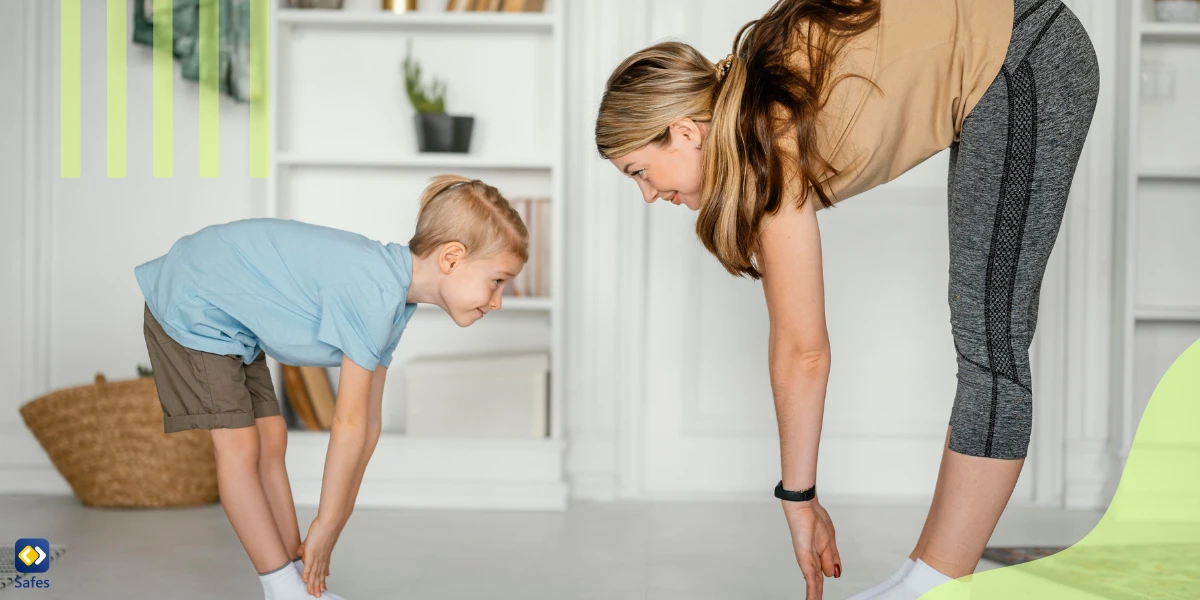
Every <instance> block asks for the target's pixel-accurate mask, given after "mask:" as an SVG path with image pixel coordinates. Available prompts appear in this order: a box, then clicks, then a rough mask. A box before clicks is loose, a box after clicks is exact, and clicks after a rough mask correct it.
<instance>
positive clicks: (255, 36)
mask: <svg viewBox="0 0 1200 600" xmlns="http://www.w3.org/2000/svg"><path fill="white" fill-rule="evenodd" d="M268 10H270V7H269V5H268V3H267V0H250V176H251V177H259V178H262V177H267V176H268V175H270V172H271V164H270V158H271V157H270V153H271V148H270V143H269V140H270V135H271V123H270V120H269V119H270V112H269V111H270V102H269V99H270V97H269V87H270V81H269V78H268V73H269V68H270V66H269V65H270V63H269V59H270V51H269V48H270V46H269V42H270V35H271V31H270V28H269V26H268V22H267V17H268V13H267V11H268Z"/></svg>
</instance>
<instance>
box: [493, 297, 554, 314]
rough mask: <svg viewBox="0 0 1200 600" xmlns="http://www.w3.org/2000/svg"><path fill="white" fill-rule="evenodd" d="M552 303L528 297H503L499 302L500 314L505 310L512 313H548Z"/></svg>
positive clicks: (545, 299) (547, 300)
mask: <svg viewBox="0 0 1200 600" xmlns="http://www.w3.org/2000/svg"><path fill="white" fill-rule="evenodd" d="M553 306H554V303H553V302H551V300H550V298H534V297H530V296H504V297H503V298H502V299H501V301H500V312H504V311H506V310H512V311H518V310H519V311H531V312H550V309H551V308H553Z"/></svg>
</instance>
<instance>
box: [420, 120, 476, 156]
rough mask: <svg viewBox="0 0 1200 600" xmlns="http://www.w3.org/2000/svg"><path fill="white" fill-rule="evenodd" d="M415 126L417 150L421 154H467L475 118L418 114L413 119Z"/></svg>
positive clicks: (469, 148)
mask: <svg viewBox="0 0 1200 600" xmlns="http://www.w3.org/2000/svg"><path fill="white" fill-rule="evenodd" d="M413 122H414V123H415V124H416V126H417V149H418V150H420V151H421V152H468V151H470V150H471V129H472V128H474V126H475V117H453V116H450V115H447V114H420V113H418V114H417V115H416V116H414V117H413Z"/></svg>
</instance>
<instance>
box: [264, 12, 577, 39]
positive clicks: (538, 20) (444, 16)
mask: <svg viewBox="0 0 1200 600" xmlns="http://www.w3.org/2000/svg"><path fill="white" fill-rule="evenodd" d="M279 23H281V24H284V25H288V26H292V27H355V28H362V27H393V28H420V29H430V28H441V29H447V30H452V31H463V30H467V29H471V30H500V31H533V32H539V33H550V32H552V31H553V30H554V27H555V25H556V24H557V23H558V19H557V16H556V15H554V14H548V13H482V12H455V13H447V12H429V11H426V12H410V13H391V12H384V11H382V10H381V11H366V10H354V9H351V10H303V9H291V8H284V9H280V10H279Z"/></svg>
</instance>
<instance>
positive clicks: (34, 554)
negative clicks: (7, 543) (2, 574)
mask: <svg viewBox="0 0 1200 600" xmlns="http://www.w3.org/2000/svg"><path fill="white" fill-rule="evenodd" d="M13 552H15V553H16V560H15V561H13V563H14V565H15V566H16V567H17V572H18V573H45V572H46V571H49V570H50V555H49V552H50V542H47V541H46V540H44V539H41V538H21V539H19V540H17V543H16V544H15V546H14V548H13Z"/></svg>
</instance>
